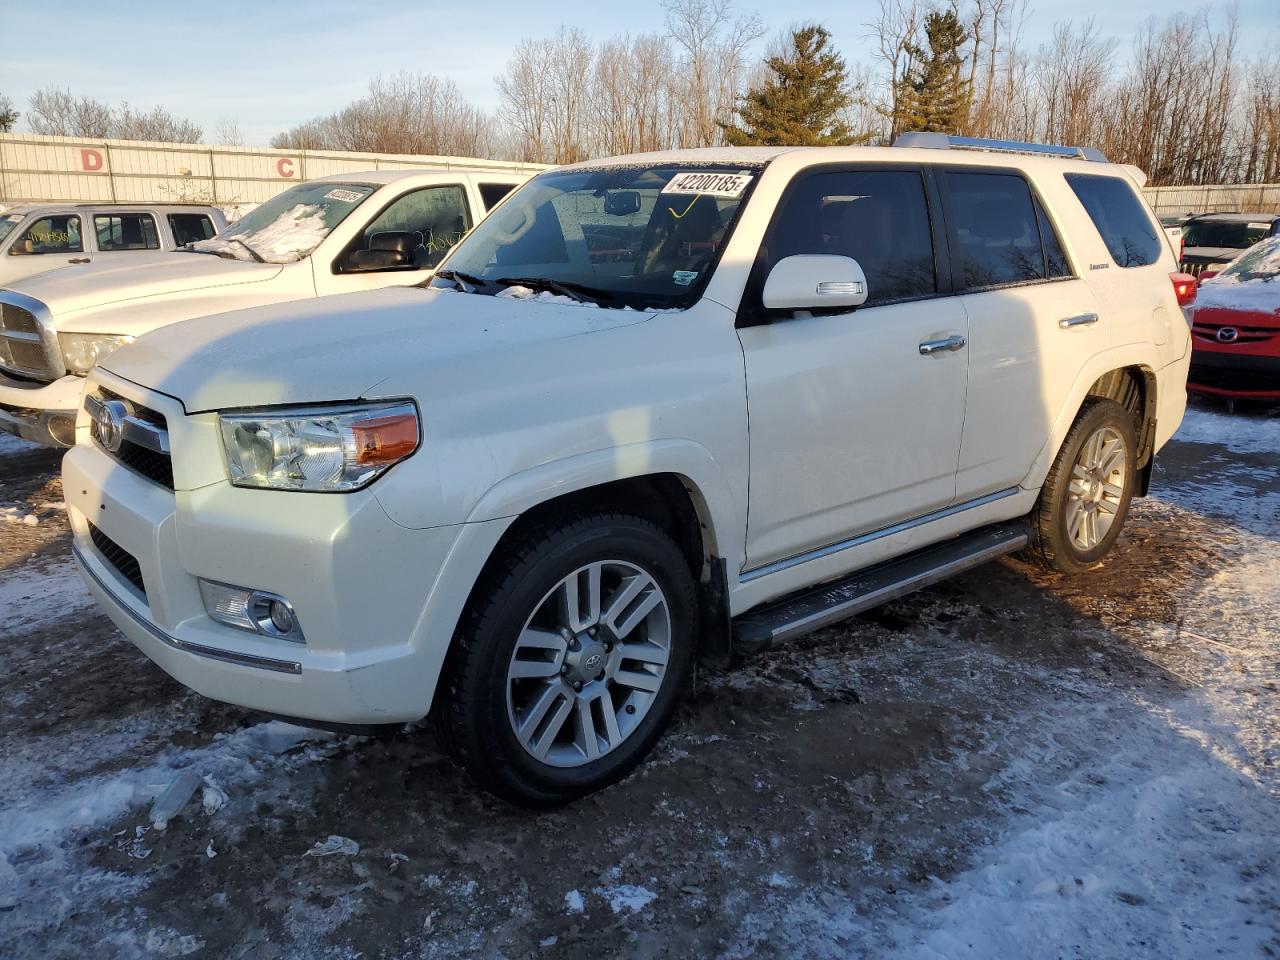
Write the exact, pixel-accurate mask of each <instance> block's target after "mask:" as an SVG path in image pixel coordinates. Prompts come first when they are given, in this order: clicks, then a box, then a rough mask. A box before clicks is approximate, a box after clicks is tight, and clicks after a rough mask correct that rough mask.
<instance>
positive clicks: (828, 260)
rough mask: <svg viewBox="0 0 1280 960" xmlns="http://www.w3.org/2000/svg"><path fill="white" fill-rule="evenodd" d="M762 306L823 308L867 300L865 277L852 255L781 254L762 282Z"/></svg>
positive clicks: (798, 308)
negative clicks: (789, 255)
mask: <svg viewBox="0 0 1280 960" xmlns="http://www.w3.org/2000/svg"><path fill="white" fill-rule="evenodd" d="M763 300H764V307H765V309H766V310H827V309H830V308H833V307H835V308H840V307H860V306H862V304H864V303H866V302H867V278H866V275H865V274H863V272H862V268H861V267H860V266H858V261H857V260H854V259H853V258H852V257H835V256H831V255H829V254H805V255H798V256H794V257H783V258H782V259H781V260H779V261H778V262H777V263H776V264H774V267H773V269H772V270H770V271H769V278H768V279H767V280H766V281H765V283H764V296H763Z"/></svg>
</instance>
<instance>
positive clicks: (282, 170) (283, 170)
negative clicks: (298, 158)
mask: <svg viewBox="0 0 1280 960" xmlns="http://www.w3.org/2000/svg"><path fill="white" fill-rule="evenodd" d="M276 173H278V174H280V176H282V177H292V176H293V161H292V160H290V159H289V158H288V157H281V158H280V159H279V160H277V161H276Z"/></svg>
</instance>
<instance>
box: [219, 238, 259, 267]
mask: <svg viewBox="0 0 1280 960" xmlns="http://www.w3.org/2000/svg"><path fill="white" fill-rule="evenodd" d="M226 239H227V240H229V241H231V242H232V243H238V244H240V246H242V247H244V248H245V249H246V250H248V251H249V256H251V257H253V259H255V260H257V261H258V262H259V263H266V262H267V261H266V260H264V259H263V258H262V254H260V253H258V251H257V250H255V249H253V247H251V246H249V245H248V244H247V243H245V242H244V241H243V240H241V239H240V238H239V237H227V238H226Z"/></svg>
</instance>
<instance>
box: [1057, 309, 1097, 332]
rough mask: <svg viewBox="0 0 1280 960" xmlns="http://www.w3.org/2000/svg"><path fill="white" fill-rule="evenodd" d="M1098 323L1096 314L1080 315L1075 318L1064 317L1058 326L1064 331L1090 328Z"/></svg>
mask: <svg viewBox="0 0 1280 960" xmlns="http://www.w3.org/2000/svg"><path fill="white" fill-rule="evenodd" d="M1097 322H1098V315H1097V314H1096V313H1078V314H1076V315H1075V316H1074V317H1063V318H1062V319H1061V320H1059V321H1058V326H1060V327H1061V328H1062V329H1063V330H1070V329H1071V328H1072V327H1090V326H1093V324H1095V323H1097Z"/></svg>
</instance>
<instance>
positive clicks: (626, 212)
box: [604, 190, 640, 217]
mask: <svg viewBox="0 0 1280 960" xmlns="http://www.w3.org/2000/svg"><path fill="white" fill-rule="evenodd" d="M604 212H605V213H607V214H609V216H611V217H629V216H631V214H633V213H639V212H640V191H639V190H611V191H609V192H608V193H606V194H605V195H604Z"/></svg>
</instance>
